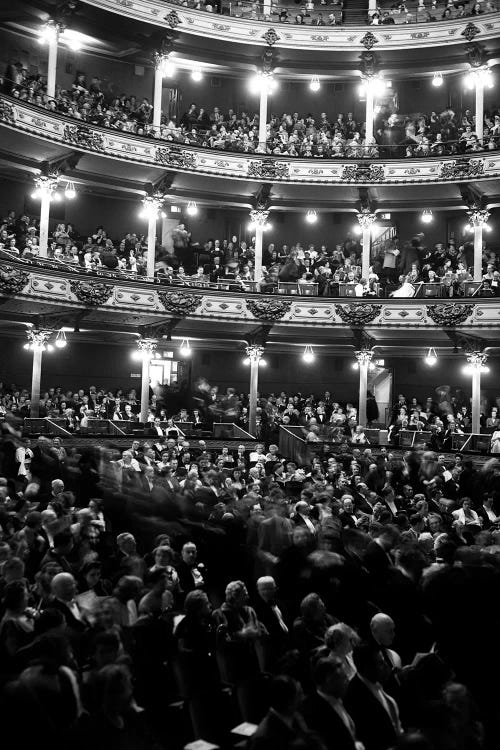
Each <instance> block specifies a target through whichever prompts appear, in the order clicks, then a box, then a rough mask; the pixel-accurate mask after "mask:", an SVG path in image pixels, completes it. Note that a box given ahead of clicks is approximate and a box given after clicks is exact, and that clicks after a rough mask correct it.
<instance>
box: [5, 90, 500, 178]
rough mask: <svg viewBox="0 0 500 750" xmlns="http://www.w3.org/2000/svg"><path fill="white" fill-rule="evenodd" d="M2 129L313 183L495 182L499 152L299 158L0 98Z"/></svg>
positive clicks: (128, 155)
mask: <svg viewBox="0 0 500 750" xmlns="http://www.w3.org/2000/svg"><path fill="white" fill-rule="evenodd" d="M0 125H4V126H7V127H9V128H14V129H16V130H19V131H22V132H24V133H30V134H31V135H33V136H36V137H38V138H43V139H44V140H48V141H53V142H57V143H61V144H65V145H67V146H69V147H71V148H72V149H74V148H76V149H79V150H82V151H88V152H92V153H96V154H99V155H101V156H103V157H113V158H115V159H122V160H125V161H131V162H138V163H141V164H149V165H152V166H156V167H158V169H161V170H165V169H172V170H175V171H181V172H192V173H195V174H205V175H211V176H214V177H224V178H231V179H240V180H248V179H250V180H259V181H261V182H262V181H269V182H286V183H305V184H317V185H322V184H325V185H345V184H353V185H373V184H377V183H383V184H388V185H390V184H401V185H408V184H410V185H411V184H422V183H426V182H429V183H430V182H438V183H439V182H443V183H444V182H452V183H454V182H459V181H467V180H471V179H474V180H476V179H480V178H487V179H494V178H497V177H499V176H500V151H491V152H490V151H485V152H479V153H478V154H477V155H475V154H474V155H466V156H449V157H446V156H443V157H439V158H432V157H430V158H425V159H416V158H407V159H401V160H398V159H390V160H387V161H384V159H377V160H375V161H372V162H370V160H367V159H366V160H365V159H358V160H356V159H321V160H319V159H301V158H290V157H288V158H287V157H284V156H283V157H267V156H263V157H261V156H259V155H257V154H252V155H247V154H234V153H231V152H227V151H217V150H215V149H203V148H193V147H184V146H183V145H178V144H174V143H170V142H167V141H162V140H156V139H154V138H149V139H148V138H142V137H140V136H136V135H132V134H130V133H123V132H120V131H115V130H110V129H109V128H100V127H97V126H89V125H86V124H84V123H82V122H80V121H75V120H73V119H71V118H69V117H65V116H64V115H60V114H55V113H52V112H49V111H47V110H44V109H40V108H39V107H36V106H33V105H30V104H25V103H24V102H20V101H18V100H16V99H13V98H11V97H8V96H1V97H0Z"/></svg>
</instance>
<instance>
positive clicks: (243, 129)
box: [2, 63, 500, 159]
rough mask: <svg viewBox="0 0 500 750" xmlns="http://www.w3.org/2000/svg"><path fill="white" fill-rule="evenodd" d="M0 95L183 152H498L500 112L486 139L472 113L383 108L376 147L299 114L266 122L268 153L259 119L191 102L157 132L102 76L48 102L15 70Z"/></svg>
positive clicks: (141, 104)
mask: <svg viewBox="0 0 500 750" xmlns="http://www.w3.org/2000/svg"><path fill="white" fill-rule="evenodd" d="M2 90H3V92H4V93H6V94H10V95H12V96H13V97H14V98H16V99H19V100H20V101H23V102H27V103H28V104H33V105H35V106H39V107H42V108H44V109H46V110H47V111H49V112H53V113H60V114H62V115H65V116H67V117H71V118H74V119H76V120H78V121H80V122H84V123H86V124H88V125H91V126H92V125H94V126H99V127H104V128H110V129H112V130H115V131H120V132H125V133H133V134H135V135H138V136H141V137H147V138H156V139H158V140H161V141H165V142H168V143H173V144H179V145H182V146H187V147H199V148H210V149H216V150H219V151H230V152H235V153H243V154H254V153H259V154H262V153H265V154H269V155H273V156H286V157H302V158H306V159H307V158H311V159H320V158H347V159H363V158H366V159H377V158H383V159H390V158H400V159H404V158H408V157H417V158H425V157H441V156H446V155H453V154H468V153H480V152H489V151H493V150H496V149H498V148H499V146H500V109H499V108H495V109H492V110H485V113H484V122H483V139H482V140H480V139H479V138H478V136H477V134H476V132H475V129H476V123H475V116H474V115H473V113H472V112H471V111H470V110H468V109H465V110H464V111H463V113H458V112H455V111H453V110H452V109H445V110H443V111H442V112H440V113H438V112H435V111H432V112H430V113H420V114H415V115H403V114H399V113H397V112H394V111H391V109H390V108H389V107H387V106H383V107H380V108H379V109H378V111H377V114H376V116H375V122H374V135H375V139H374V142H367V141H366V139H365V130H366V128H365V123H364V122H357V121H356V120H355V119H354V117H353V115H352V113H351V112H348V113H347V114H342V113H340V114H338V115H337V116H329V115H328V113H326V112H320V113H319V115H316V116H315V115H313V114H312V113H307V114H305V115H304V114H300V113H299V112H290V113H282V114H280V115H277V114H273V115H271V118H270V121H269V123H268V126H267V139H266V144H265V146H264V145H263V144H259V137H258V136H259V116H258V114H256V113H249V112H241V113H236V112H235V111H234V110H232V109H229V110H228V111H227V112H224V111H223V110H222V109H221V108H219V107H214V108H213V109H212V111H211V112H208V111H207V110H205V109H204V108H203V107H199V106H198V105H197V104H196V103H192V104H191V105H190V106H189V107H188V109H187V110H186V111H185V112H184V113H183V115H182V116H181V118H180V120H179V122H177V121H176V118H175V117H172V118H168V117H166V116H165V115H164V116H163V117H162V122H161V125H160V129H159V132H155V128H154V127H153V124H152V109H153V108H152V105H151V103H150V101H149V100H148V99H147V98H143V99H142V100H140V99H139V98H137V97H136V96H134V95H130V96H129V95H126V94H121V95H119V96H116V95H115V94H116V92H113V91H110V90H108V91H105V90H104V87H103V84H102V81H101V79H100V78H99V76H97V75H95V76H92V77H91V78H90V81H89V80H88V79H87V76H86V74H85V73H83V72H81V73H78V74H77V76H76V78H75V81H74V83H73V85H72V87H71V89H62V88H61V87H60V86H58V87H57V89H56V96H55V98H49V97H47V95H46V93H45V90H46V87H45V80H44V78H43V77H42V76H41V75H34V76H30V75H29V74H28V71H27V70H26V69H25V68H23V67H22V65H21V64H20V63H18V64H15V65H13V66H9V67H8V68H7V71H6V74H5V76H4V78H3V80H2Z"/></svg>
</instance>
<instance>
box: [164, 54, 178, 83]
mask: <svg viewBox="0 0 500 750" xmlns="http://www.w3.org/2000/svg"><path fill="white" fill-rule="evenodd" d="M161 72H162V75H163V76H165V78H172V76H174V75H175V74H176V72H177V66H176V64H175V63H174V61H173V60H172V59H171V58H170V57H165V58H164V60H163V62H162V64H161Z"/></svg>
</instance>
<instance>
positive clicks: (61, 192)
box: [31, 175, 76, 203]
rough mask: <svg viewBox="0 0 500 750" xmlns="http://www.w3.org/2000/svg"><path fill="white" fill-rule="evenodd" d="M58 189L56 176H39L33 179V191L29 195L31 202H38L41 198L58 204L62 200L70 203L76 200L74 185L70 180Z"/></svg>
mask: <svg viewBox="0 0 500 750" xmlns="http://www.w3.org/2000/svg"><path fill="white" fill-rule="evenodd" d="M58 188H59V178H58V177H57V176H53V177H45V176H43V175H41V176H40V177H36V178H35V189H34V191H33V192H32V193H31V197H32V198H33V200H40V199H41V198H42V197H43V196H48V198H49V201H51V202H54V203H60V202H61V201H62V200H63V199H64V198H66V199H67V200H69V201H72V200H74V199H75V198H76V189H75V184H74V182H72V181H71V180H67V181H66V185H65V187H64V188H62V189H58Z"/></svg>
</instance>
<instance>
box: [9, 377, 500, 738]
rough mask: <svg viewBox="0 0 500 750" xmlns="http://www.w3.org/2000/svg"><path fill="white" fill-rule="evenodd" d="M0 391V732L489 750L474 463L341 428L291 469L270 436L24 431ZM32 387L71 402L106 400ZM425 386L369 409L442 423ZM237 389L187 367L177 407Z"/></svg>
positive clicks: (489, 483) (492, 596) (497, 509)
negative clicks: (221, 387) (213, 384)
mask: <svg viewBox="0 0 500 750" xmlns="http://www.w3.org/2000/svg"><path fill="white" fill-rule="evenodd" d="M0 393H1V395H2V402H3V403H4V405H5V407H6V408H5V410H4V411H5V414H4V421H3V422H2V423H1V430H2V433H1V435H2V442H1V443H0V601H1V604H0V654H1V656H0V691H1V692H0V705H1V710H2V717H3V718H2V731H3V733H4V735H5V736H12V737H13V736H15V737H16V747H19V748H21V749H22V750H24V748H28V747H29V748H31V747H33V745H34V744H35V743H36V745H38V746H43V747H48V746H50V747H52V748H53V749H54V750H69V748H70V747H71V748H80V747H81V748H82V750H83V749H84V748H85V749H86V748H88V747H95V748H96V750H105V749H106V750H115V749H116V750H123V749H127V750H162V749H163V748H168V750H170V749H171V748H175V749H176V748H180V747H183V746H184V745H185V743H186V742H188V741H190V740H192V739H203V740H205V741H208V742H211V743H214V744H216V745H218V746H220V747H223V748H225V747H230V746H233V743H234V740H233V739H231V738H230V732H231V730H232V729H233V728H234V727H236V726H237V725H240V724H241V722H246V723H245V724H243V728H240V729H239V731H241V732H243V733H244V734H245V737H246V738H248V746H249V748H251V749H252V750H273V749H274V748H276V747H279V748H282V749H283V750H288V748H290V750H291V749H292V748H297V747H300V748H310V749H311V750H313V749H314V750H339V749H340V750H389V748H394V749H396V750H406V748H418V749H419V750H420V749H421V750H457V748H458V749H459V750H480V749H481V748H484V749H485V750H486V749H487V750H494V749H495V748H496V747H497V746H498V736H499V731H500V727H499V724H498V711H497V704H498V686H497V681H496V680H495V679H494V677H495V675H496V673H497V669H498V667H499V666H500V664H499V661H500V660H499V657H498V650H497V649H495V647H494V644H495V643H496V638H497V634H498V628H499V627H500V621H499V615H498V607H497V597H498V595H499V593H500V592H499V585H500V558H499V550H500V494H499V493H500V465H499V464H498V461H497V459H495V458H492V459H490V460H489V461H488V462H487V463H486V464H484V465H483V466H478V465H475V464H474V463H473V461H472V460H471V459H469V458H467V457H466V456H464V455H460V454H457V455H456V456H454V457H452V458H450V457H449V456H448V457H446V456H444V455H440V454H438V452H434V451H426V452H421V451H409V452H406V453H401V452H400V451H398V450H394V449H386V448H381V449H378V448H377V449H375V448H373V449H372V448H370V447H366V446H357V445H355V444H351V445H349V444H348V443H347V442H345V441H344V442H342V443H339V444H338V445H329V446H328V448H327V449H326V450H325V451H324V453H323V454H322V455H321V456H318V457H317V458H315V459H314V460H313V463H312V465H311V466H304V465H300V464H299V463H297V462H294V461H292V460H290V457H288V456H284V455H282V454H281V453H280V450H279V448H278V446H277V445H276V444H275V443H273V442H269V440H271V439H272V434H271V433H267V434H266V437H265V438H262V439H261V441H260V443H259V442H255V443H253V444H247V445H240V446H236V445H234V444H228V443H227V442H226V443H222V445H221V443H220V441H219V443H218V444H214V447H211V446H210V444H208V442H204V441H199V440H197V439H191V440H188V439H186V438H185V437H183V436H177V437H176V436H175V435H171V434H169V433H168V432H167V433H164V434H162V435H160V434H159V433H158V434H157V435H156V436H155V438H154V439H150V440H148V439H147V438H144V439H142V440H136V439H134V440H132V439H130V443H127V441H126V439H125V441H123V440H122V441H121V445H114V444H111V443H110V444H102V445H95V441H92V445H89V443H87V444H85V443H84V442H82V439H80V442H78V441H77V442H74V441H73V442H72V441H71V440H69V439H68V440H66V439H65V440H63V441H61V440H60V439H57V438H53V439H51V438H50V437H46V436H41V437H39V438H38V439H37V440H36V441H33V442H31V443H30V441H29V440H28V439H25V438H23V437H22V433H21V426H22V424H21V421H20V416H21V415H22V409H23V402H22V399H23V398H24V399H25V400H24V404H25V403H26V398H25V396H26V397H27V396H29V394H26V393H24V394H23V392H22V391H21V390H20V389H18V388H16V386H6V385H3V384H2V385H1V386H0ZM122 395H124V394H121V393H120V392H117V393H115V394H113V396H115V398H118V399H120V398H121V396H122ZM47 396H48V398H46V397H45V395H43V398H42V400H43V402H44V405H45V407H46V408H47V407H49V408H50V406H51V405H54V404H61V403H62V402H63V399H64V403H65V404H66V405H68V404H72V406H73V408H74V410H75V412H76V411H77V410H78V411H79V413H80V414H83V412H84V410H85V409H88V408H89V406H90V405H91V404H92V405H94V406H96V405H97V404H98V403H99V402H100V403H101V404H102V403H103V401H104V400H105V399H106V398H107V396H106V394H105V393H104V391H101V392H99V391H97V389H96V388H90V389H88V390H80V391H78V393H71V392H66V393H63V391H62V389H60V388H53V389H50V391H49V392H48V394H47ZM455 397H456V405H457V406H458V401H459V398H458V396H457V395H456V394H455ZM125 398H126V399H127V400H128V403H129V404H132V403H133V400H134V394H133V393H129V394H125ZM49 401H50V402H51V404H49V403H48V402H49ZM432 401H433V404H432V406H431V407H428V406H427V404H426V405H424V406H423V407H422V405H419V404H418V403H416V404H413V403H412V402H411V401H410V399H408V400H406V399H404V397H403V396H400V397H399V398H398V402H397V403H396V404H395V405H394V409H393V415H394V417H395V418H397V417H398V416H399V415H400V414H401V412H402V411H403V410H404V409H405V408H407V410H408V413H409V414H410V413H411V414H413V413H414V412H415V411H416V410H417V411H419V418H420V419H424V418H427V419H428V420H429V419H431V418H434V417H435V418H436V419H437V418H440V419H442V420H445V418H446V415H447V413H448V406H449V404H450V403H451V402H452V401H453V397H452V396H451V395H450V394H449V393H448V394H446V399H445V398H443V394H437V396H436V397H435V398H433V399H432ZM237 402H238V397H237V394H236V393H235V392H234V389H228V391H227V393H226V394H224V395H223V396H220V397H219V395H218V391H217V389H216V388H210V386H209V385H208V384H207V383H203V384H202V383H200V384H198V388H197V389H196V390H195V392H194V404H191V405H189V404H186V411H187V410H190V409H192V408H193V405H196V408H197V410H198V412H199V413H200V414H201V415H202V417H203V420H204V421H205V423H207V422H210V420H211V419H214V418H216V414H217V411H218V410H219V409H222V410H224V412H225V413H227V412H228V411H231V410H234V409H236V408H238V407H237ZM79 404H80V406H79ZM152 407H153V403H152ZM271 407H272V409H275V411H276V413H278V414H281V415H282V416H281V419H282V423H286V422H285V420H286V419H290V421H292V419H294V418H295V417H298V420H299V423H301V420H302V423H303V424H304V425H305V426H306V427H307V429H308V430H309V431H311V432H314V424H313V421H312V420H313V419H314V420H316V421H317V422H318V421H319V422H321V420H322V419H323V416H325V415H328V419H329V420H331V419H332V417H333V415H336V419H337V420H338V422H339V424H343V423H345V422H346V420H347V421H349V419H350V417H349V416H348V414H349V410H351V412H350V413H351V415H352V414H353V413H355V409H354V408H353V407H352V405H345V409H344V408H342V407H341V406H340V405H339V404H338V403H336V402H335V401H334V399H333V397H332V395H331V394H330V393H328V392H327V393H325V394H323V395H322V396H321V398H318V399H312V398H305V397H302V396H301V395H300V394H295V395H293V396H290V395H287V394H286V393H282V394H280V395H279V396H274V397H269V398H267V399H263V400H262V401H261V402H260V405H259V408H260V410H261V412H260V416H261V418H262V421H264V415H267V414H268V413H269V411H270V409H271ZM181 409H182V407H181V406H180V405H179V416H184V414H182V413H181ZM311 413H314V415H315V416H314V417H312V416H310V414H311ZM155 414H156V412H155ZM288 414H289V415H290V416H288ZM371 414H372V415H373V414H374V412H373V411H372V412H371ZM431 414H432V415H433V416H432V417H431ZM188 415H189V412H188ZM425 415H427V417H426V416H425ZM492 416H493V415H492ZM495 419H496V415H495ZM497 421H498V420H497ZM89 442H90V441H89ZM233 736H234V735H233Z"/></svg>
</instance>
